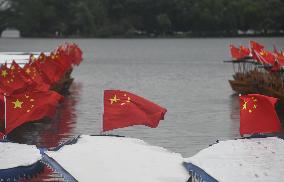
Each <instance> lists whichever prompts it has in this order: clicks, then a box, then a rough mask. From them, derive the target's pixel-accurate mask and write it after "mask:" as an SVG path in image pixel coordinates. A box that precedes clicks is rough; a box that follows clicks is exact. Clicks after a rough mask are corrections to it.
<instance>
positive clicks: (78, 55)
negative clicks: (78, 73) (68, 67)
mask: <svg viewBox="0 0 284 182" xmlns="http://www.w3.org/2000/svg"><path fill="white" fill-rule="evenodd" d="M67 50H68V55H69V56H70V59H71V62H72V64H75V65H79V64H80V63H81V62H82V60H83V52H82V50H81V49H80V48H79V47H78V46H77V45H76V44H68V46H67Z"/></svg>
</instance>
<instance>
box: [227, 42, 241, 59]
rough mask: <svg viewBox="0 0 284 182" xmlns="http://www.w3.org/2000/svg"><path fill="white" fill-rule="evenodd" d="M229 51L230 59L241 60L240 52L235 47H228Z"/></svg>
mask: <svg viewBox="0 0 284 182" xmlns="http://www.w3.org/2000/svg"><path fill="white" fill-rule="evenodd" d="M230 51H231V56H232V58H235V59H237V60H238V59H241V58H242V57H243V56H242V54H241V52H240V50H239V49H238V48H237V47H235V46H234V45H230Z"/></svg>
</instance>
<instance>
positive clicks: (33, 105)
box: [1, 91, 63, 134]
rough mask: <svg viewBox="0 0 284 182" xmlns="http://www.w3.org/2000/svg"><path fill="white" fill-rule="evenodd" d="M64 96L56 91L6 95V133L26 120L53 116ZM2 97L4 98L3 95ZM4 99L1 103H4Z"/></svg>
mask: <svg viewBox="0 0 284 182" xmlns="http://www.w3.org/2000/svg"><path fill="white" fill-rule="evenodd" d="M62 98H63V97H62V96H61V95H59V94H58V93H56V92H54V91H47V92H40V91H31V92H24V93H21V94H14V95H10V96H6V128H5V134H8V133H10V132H11V131H12V130H13V129H15V128H16V127H18V126H20V125H22V124H24V123H26V122H30V121H36V120H39V119H42V118H44V117H52V116H53V115H54V113H55V111H56V105H57V103H58V102H59V101H60V100H61V99H62ZM2 99H3V100H4V98H3V97H2V98H1V100H2ZM3 100H2V101H1V103H4V101H3ZM1 105H2V104H1ZM2 107H3V105H2ZM2 118H3V116H2Z"/></svg>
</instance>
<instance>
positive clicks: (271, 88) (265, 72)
mask: <svg viewBox="0 0 284 182" xmlns="http://www.w3.org/2000/svg"><path fill="white" fill-rule="evenodd" d="M230 51H231V56H232V58H233V60H230V61H224V62H230V63H232V64H233V68H234V74H233V79H231V80H229V83H230V85H231V87H232V89H233V90H234V91H235V92H237V93H240V94H250V93H259V94H263V95H268V96H272V97H276V98H278V99H279V100H280V103H281V104H282V105H284V53H283V51H279V50H277V48H276V47H275V46H274V50H273V52H271V51H268V50H266V49H265V48H264V46H263V45H261V44H260V43H258V42H255V41H250V48H247V47H245V46H242V45H241V46H240V47H236V46H234V45H230Z"/></svg>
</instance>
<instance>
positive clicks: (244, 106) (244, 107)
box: [243, 101, 248, 110]
mask: <svg viewBox="0 0 284 182" xmlns="http://www.w3.org/2000/svg"><path fill="white" fill-rule="evenodd" d="M247 103H248V101H244V104H243V110H244V109H247Z"/></svg>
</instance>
